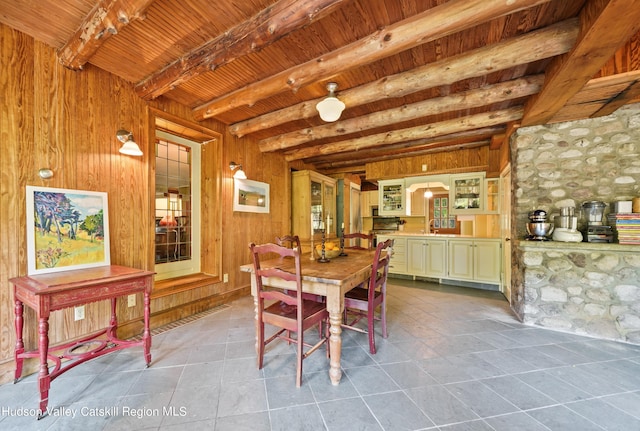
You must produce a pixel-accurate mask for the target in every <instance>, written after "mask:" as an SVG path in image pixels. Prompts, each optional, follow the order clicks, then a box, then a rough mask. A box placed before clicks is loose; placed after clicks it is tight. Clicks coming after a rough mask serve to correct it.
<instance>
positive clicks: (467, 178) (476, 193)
mask: <svg viewBox="0 0 640 431" xmlns="http://www.w3.org/2000/svg"><path fill="white" fill-rule="evenodd" d="M484 175H485V174H484V172H478V173H477V174H461V175H452V176H451V183H450V185H449V186H450V188H449V200H450V203H449V204H450V206H451V210H450V212H451V214H479V213H482V212H483V211H484V192H483V191H484Z"/></svg>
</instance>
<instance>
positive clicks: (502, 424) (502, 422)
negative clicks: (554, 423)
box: [485, 412, 549, 431]
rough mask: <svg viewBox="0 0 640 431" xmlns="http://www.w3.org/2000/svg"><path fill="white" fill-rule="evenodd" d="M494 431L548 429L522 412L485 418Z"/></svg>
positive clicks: (547, 430) (546, 430)
mask: <svg viewBox="0 0 640 431" xmlns="http://www.w3.org/2000/svg"><path fill="white" fill-rule="evenodd" d="M485 422H486V423H488V424H489V425H491V427H492V428H493V429H494V430H495V431H549V428H547V427H546V426H544V425H542V424H541V423H540V422H538V421H537V420H535V419H534V418H532V417H531V416H529V415H528V414H526V413H524V412H519V413H510V414H508V415H502V416H495V417H492V418H487V419H485Z"/></svg>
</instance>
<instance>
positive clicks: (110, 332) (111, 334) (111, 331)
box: [107, 298, 118, 340]
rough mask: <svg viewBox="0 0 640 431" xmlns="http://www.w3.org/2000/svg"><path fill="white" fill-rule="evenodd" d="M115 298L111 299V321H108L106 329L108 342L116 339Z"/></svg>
mask: <svg viewBox="0 0 640 431" xmlns="http://www.w3.org/2000/svg"><path fill="white" fill-rule="evenodd" d="M117 305H118V304H117V298H111V319H110V320H109V327H108V328H107V337H108V338H109V339H110V340H115V339H117V338H118V334H117V331H118V317H117V315H116V309H117Z"/></svg>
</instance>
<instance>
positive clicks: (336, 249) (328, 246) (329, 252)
mask: <svg viewBox="0 0 640 431" xmlns="http://www.w3.org/2000/svg"><path fill="white" fill-rule="evenodd" d="M314 253H315V257H316V259H320V258H321V257H322V244H318V245H316V246H315V248H314ZM338 255H340V245H339V244H336V243H335V242H330V241H327V242H325V243H324V257H325V258H327V259H333V258H334V257H338Z"/></svg>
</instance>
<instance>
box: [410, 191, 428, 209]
mask: <svg viewBox="0 0 640 431" xmlns="http://www.w3.org/2000/svg"><path fill="white" fill-rule="evenodd" d="M425 191H426V189H418V190H416V191H415V192H412V193H411V215H412V216H423V215H424V211H425V199H424V192H425Z"/></svg>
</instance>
